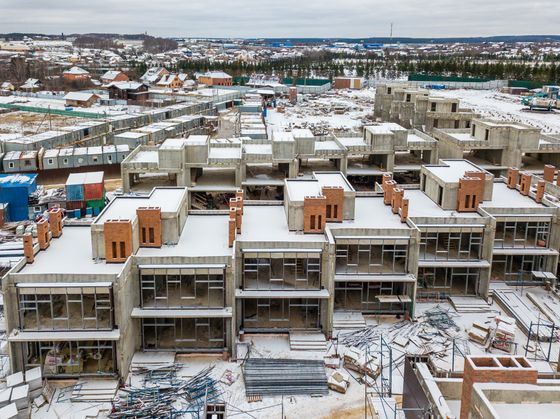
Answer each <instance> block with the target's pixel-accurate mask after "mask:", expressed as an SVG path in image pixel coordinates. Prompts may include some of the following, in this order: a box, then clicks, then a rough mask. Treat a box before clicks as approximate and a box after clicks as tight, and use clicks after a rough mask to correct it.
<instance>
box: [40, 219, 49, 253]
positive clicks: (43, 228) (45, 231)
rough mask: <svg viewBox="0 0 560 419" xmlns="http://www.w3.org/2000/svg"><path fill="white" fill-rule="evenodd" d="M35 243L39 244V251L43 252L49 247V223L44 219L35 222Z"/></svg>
mask: <svg viewBox="0 0 560 419" xmlns="http://www.w3.org/2000/svg"><path fill="white" fill-rule="evenodd" d="M37 241H38V242H39V248H40V249H41V250H45V249H47V248H48V247H49V244H50V241H51V235H50V230H49V222H48V221H47V220H45V219H42V220H41V221H39V222H37Z"/></svg>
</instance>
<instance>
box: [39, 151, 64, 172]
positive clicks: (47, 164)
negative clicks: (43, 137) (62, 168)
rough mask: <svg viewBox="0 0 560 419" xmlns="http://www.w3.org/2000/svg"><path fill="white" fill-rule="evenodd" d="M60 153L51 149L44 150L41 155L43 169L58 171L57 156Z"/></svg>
mask: <svg viewBox="0 0 560 419" xmlns="http://www.w3.org/2000/svg"><path fill="white" fill-rule="evenodd" d="M59 153H60V149H56V148H55V149H52V150H46V151H45V152H44V153H43V157H42V161H43V169H44V170H49V169H58V154H59Z"/></svg>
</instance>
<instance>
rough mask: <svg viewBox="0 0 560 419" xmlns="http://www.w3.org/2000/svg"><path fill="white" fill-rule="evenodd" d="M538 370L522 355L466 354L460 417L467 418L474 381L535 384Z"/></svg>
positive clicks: (461, 418)
mask: <svg viewBox="0 0 560 419" xmlns="http://www.w3.org/2000/svg"><path fill="white" fill-rule="evenodd" d="M537 375H538V371H537V369H536V368H534V367H533V366H532V365H531V364H530V363H529V361H527V359H526V358H525V357H522V356H511V355H505V356H467V357H466V358H465V367H464V373H463V386H462V393H461V416H460V419H468V417H469V412H470V409H471V396H472V387H473V385H474V384H475V383H518V384H536V383H537Z"/></svg>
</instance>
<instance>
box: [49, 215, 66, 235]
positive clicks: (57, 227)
mask: <svg viewBox="0 0 560 419" xmlns="http://www.w3.org/2000/svg"><path fill="white" fill-rule="evenodd" d="M49 226H50V228H51V235H52V237H55V238H58V237H60V236H62V228H63V226H62V209H60V208H51V209H50V210H49Z"/></svg>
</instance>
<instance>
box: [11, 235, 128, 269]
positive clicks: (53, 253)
mask: <svg viewBox="0 0 560 419" xmlns="http://www.w3.org/2000/svg"><path fill="white" fill-rule="evenodd" d="M123 266H124V264H123V263H105V262H104V261H101V260H100V261H95V260H94V259H93V258H92V253H91V229H90V227H89V226H85V227H65V228H64V232H63V234H62V236H61V237H60V238H58V239H56V240H52V241H51V244H50V246H49V248H48V249H47V250H46V251H43V252H39V253H38V254H36V255H35V261H34V262H33V263H32V264H26V265H25V266H24V267H23V269H22V270H21V271H20V272H19V273H21V274H41V275H44V274H69V275H79V274H95V275H103V274H107V275H111V274H112V275H116V274H119V273H120V272H121V270H122V268H123Z"/></svg>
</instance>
